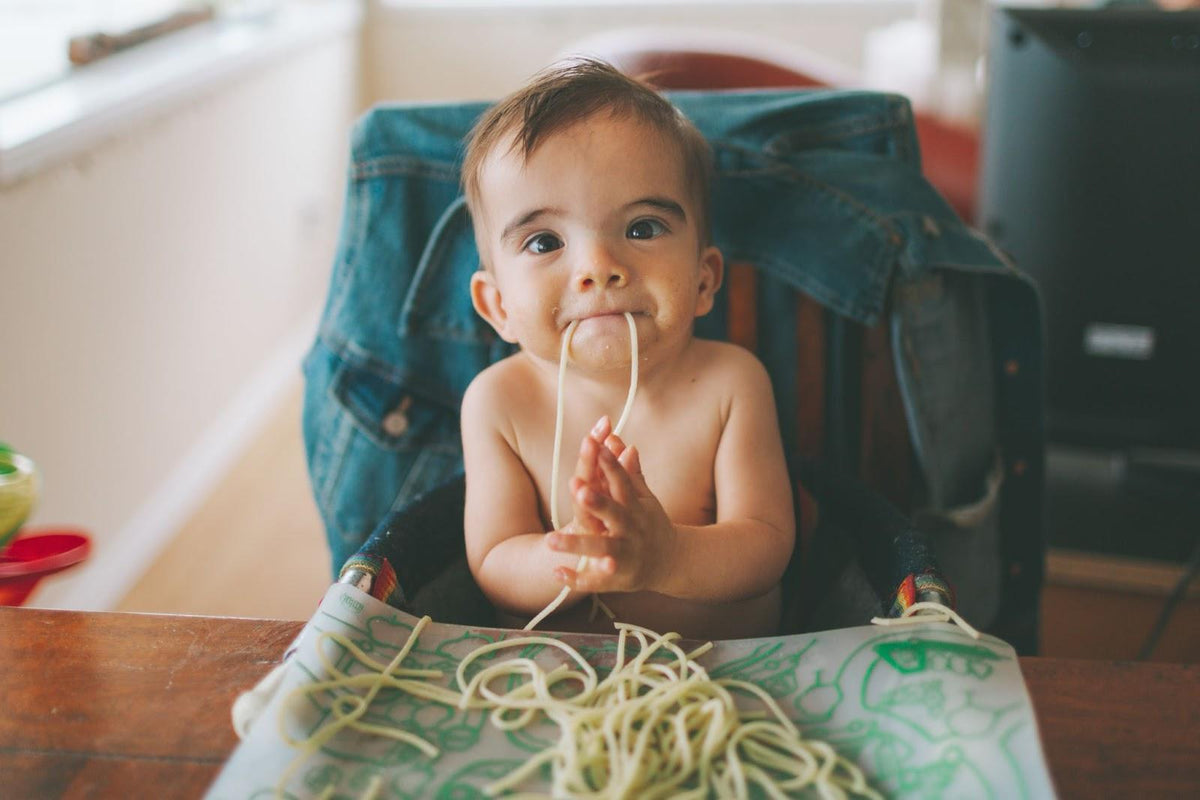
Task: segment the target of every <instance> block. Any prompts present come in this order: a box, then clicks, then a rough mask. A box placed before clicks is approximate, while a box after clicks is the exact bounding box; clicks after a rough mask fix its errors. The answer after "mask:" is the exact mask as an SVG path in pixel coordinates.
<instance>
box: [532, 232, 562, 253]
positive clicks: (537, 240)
mask: <svg viewBox="0 0 1200 800" xmlns="http://www.w3.org/2000/svg"><path fill="white" fill-rule="evenodd" d="M562 246H563V244H562V240H561V239H559V238H558V237H557V236H555V235H554V234H553V233H539V234H537V235H536V236H532V237H530V239H529V241H527V242H525V247H524V248H523V249H525V250H528V251H529V252H531V253H533V254H535V255H542V254H544V253H551V252H553V251H555V250H558V249H559V248H560V247H562Z"/></svg>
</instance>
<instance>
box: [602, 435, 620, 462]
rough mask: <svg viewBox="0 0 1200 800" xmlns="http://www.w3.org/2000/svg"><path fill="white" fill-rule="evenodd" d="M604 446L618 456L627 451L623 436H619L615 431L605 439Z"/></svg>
mask: <svg viewBox="0 0 1200 800" xmlns="http://www.w3.org/2000/svg"><path fill="white" fill-rule="evenodd" d="M604 446H605V447H607V448H608V452H610V453H612V454H613V455H614V456H617V457H618V458H619V457H620V455H621V453H623V452H625V442H623V441H622V440H621V437H620V436H617V435H616V434H615V433H613V434H610V435H609V436H608V438H606V439H604Z"/></svg>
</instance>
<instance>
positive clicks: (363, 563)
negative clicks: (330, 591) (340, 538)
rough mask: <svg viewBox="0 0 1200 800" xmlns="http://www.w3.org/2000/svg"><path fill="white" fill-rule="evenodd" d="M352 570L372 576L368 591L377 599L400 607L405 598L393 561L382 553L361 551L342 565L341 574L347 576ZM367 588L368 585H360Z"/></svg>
mask: <svg viewBox="0 0 1200 800" xmlns="http://www.w3.org/2000/svg"><path fill="white" fill-rule="evenodd" d="M351 570H358V571H359V572H365V573H367V574H368V575H370V576H371V586H370V588H369V589H367V591H368V592H369V594H370V595H371V596H372V597H374V598H375V599H376V600H381V601H383V602H384V603H387V604H388V605H391V606H395V607H397V608H400V607H402V606H403V604H404V598H403V596H402V594H401V592H400V581H399V580H397V578H396V570H394V569H392V562H390V561H388V560H387V559H386V558H384V557H383V556H380V555H375V554H373V553H363V552H359V553H358V554H357V555H354V556H352V557H351V558H350V559H349V560H348V561H346V563H345V565H344V566H343V567H342V571H341V575H342V576H345V575H346V574H347V573H348V572H350V571H351ZM359 588H360V589H365V588H366V587H362V586H360V587H359Z"/></svg>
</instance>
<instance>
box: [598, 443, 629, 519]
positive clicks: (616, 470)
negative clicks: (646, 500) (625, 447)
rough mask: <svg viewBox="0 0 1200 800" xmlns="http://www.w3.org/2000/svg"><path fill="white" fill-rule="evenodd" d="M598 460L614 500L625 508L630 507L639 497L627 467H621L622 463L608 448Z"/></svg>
mask: <svg viewBox="0 0 1200 800" xmlns="http://www.w3.org/2000/svg"><path fill="white" fill-rule="evenodd" d="M598 460H599V462H600V474H601V475H603V476H604V480H605V481H607V483H608V491H609V494H611V495H612V499H613V500H615V501H617V502H618V503H620V504H621V505H623V506H624V505H628V504H629V502H630V501H631V500H633V498H635V497H636V496H637V492H636V491H635V489H634V486H633V483H632V482H631V481H630V479H629V473H628V472H626V471H625V467H623V466H621V462H620V461H618V460H617V457H616V456H615V455H613V453H612V451H611V450H609V449H607V448H602V449H601V450H600V456H599V459H598Z"/></svg>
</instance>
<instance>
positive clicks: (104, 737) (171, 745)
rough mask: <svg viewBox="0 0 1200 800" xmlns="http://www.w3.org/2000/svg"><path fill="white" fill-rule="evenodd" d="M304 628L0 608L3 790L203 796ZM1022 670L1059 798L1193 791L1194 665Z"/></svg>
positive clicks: (1199, 713) (1197, 751)
mask: <svg viewBox="0 0 1200 800" xmlns="http://www.w3.org/2000/svg"><path fill="white" fill-rule="evenodd" d="M302 625H303V623H300V622H285V621H279V620H256V619H229V618H215V617H187V616H165V615H153V614H99V613H85V612H74V611H42V610H36V609H21V608H6V607H0V797H4V798H10V797H11V798H42V797H69V798H75V797H118V798H121V797H130V798H134V797H150V796H152V797H156V798H176V797H178V798H195V797H199V796H201V795H202V794H203V793H204V790H205V788H206V787H207V786H208V785H209V783H210V782H211V781H212V780H213V779H214V778H215V777H216V774H217V772H218V771H219V770H220V768H221V765H222V764H223V763H224V761H225V759H226V757H228V755H229V753H230V752H231V751H232V750H233V748H234V746H235V745H236V744H237V739H236V737H235V736H234V733H233V730H232V728H231V727H230V721H229V709H230V705H231V704H232V703H233V699H234V697H235V696H236V695H237V693H238V692H239V691H241V690H243V689H245V688H248V687H249V686H250V685H252V684H253V683H254V682H255V681H256V680H257V679H258V678H259V677H260V676H262V675H263V674H265V673H266V672H267V670H268V669H269V668H270V667H271V666H272V665H274V664H275V663H277V662H278V660H279V658H280V656H281V655H282V653H283V651H284V648H285V647H287V645H288V644H289V643H290V642H291V641H292V639H293V638H294V637H295V635H296V634H297V633H298V632H299V630H300V628H301V627H302ZM1021 669H1022V671H1023V672H1024V674H1025V681H1026V683H1027V684H1028V686H1029V691H1030V694H1031V695H1032V696H1033V702H1034V706H1035V708H1036V710H1037V717H1038V722H1039V724H1040V725H1041V731H1042V737H1043V744H1044V746H1045V751H1046V758H1047V759H1048V761H1049V763H1050V772H1051V774H1052V775H1053V777H1054V780H1055V783H1056V784H1057V786H1058V789H1059V793H1060V794H1061V796H1062V797H1064V798H1073V797H1081V798H1083V797H1086V798H1092V797H1135V798H1137V799H1138V800H1146V798H1149V797H1200V665H1180V664H1160V663H1119V662H1100V661H1066V660H1057V659H1045V658H1023V659H1021Z"/></svg>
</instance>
